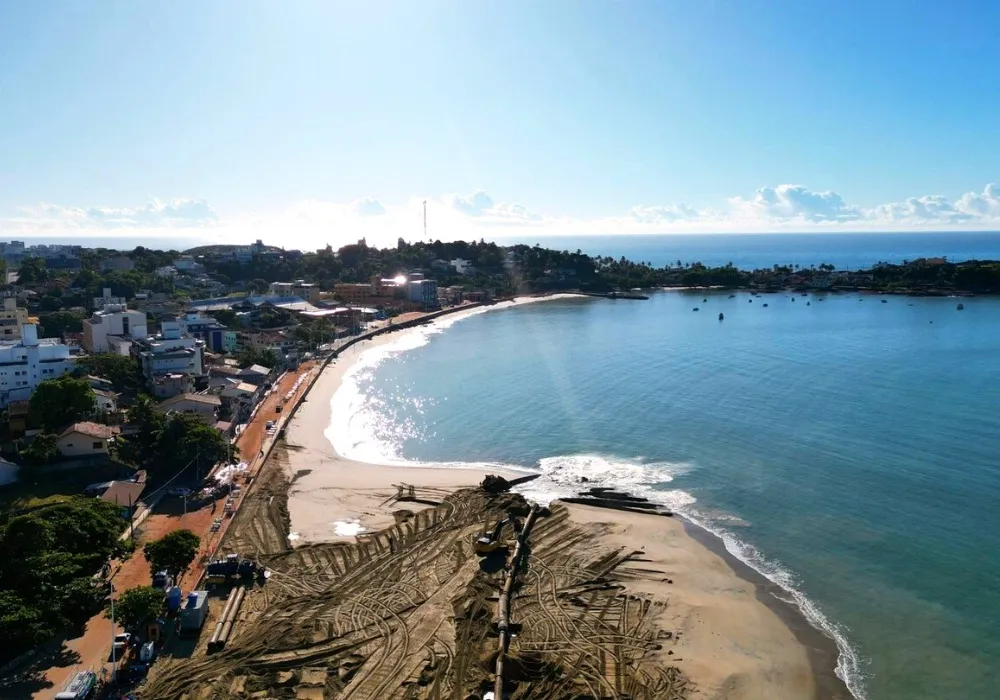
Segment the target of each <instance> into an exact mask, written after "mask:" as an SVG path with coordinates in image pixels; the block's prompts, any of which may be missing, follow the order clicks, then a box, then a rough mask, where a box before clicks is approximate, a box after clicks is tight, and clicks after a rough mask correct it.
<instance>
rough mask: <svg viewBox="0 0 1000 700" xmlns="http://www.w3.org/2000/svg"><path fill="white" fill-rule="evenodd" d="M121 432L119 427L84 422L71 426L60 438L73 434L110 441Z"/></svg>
mask: <svg viewBox="0 0 1000 700" xmlns="http://www.w3.org/2000/svg"><path fill="white" fill-rule="evenodd" d="M120 432H121V429H120V428H118V427H117V426H112V425H101V424H100V423H92V422H90V421H83V422H81V423H74V424H73V425H71V426H69V427H68V428H66V430H64V431H62V433H61V434H60V435H59V437H66V436H67V435H72V434H73V433H79V434H81V435H86V436H88V437H92V438H94V439H96V440H110V439H111V438H113V437H114V436H115V435H117V434H118V433H120Z"/></svg>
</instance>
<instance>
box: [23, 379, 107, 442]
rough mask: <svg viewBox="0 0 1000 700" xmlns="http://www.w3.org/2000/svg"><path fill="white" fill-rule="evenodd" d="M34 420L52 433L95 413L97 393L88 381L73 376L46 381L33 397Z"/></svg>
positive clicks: (31, 401)
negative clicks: (95, 395)
mask: <svg viewBox="0 0 1000 700" xmlns="http://www.w3.org/2000/svg"><path fill="white" fill-rule="evenodd" d="M29 406H30V411H31V413H30V415H31V419H32V421H33V422H34V423H35V424H36V425H39V426H41V428H42V429H43V430H45V431H47V432H50V433H57V432H59V431H60V430H62V429H63V428H65V427H66V426H68V425H70V424H71V423H74V422H76V421H78V420H80V419H82V418H87V417H89V416H90V415H91V414H93V412H94V390H93V389H91V388H90V383H89V382H87V380H86V379H76V378H74V377H72V376H65V377H60V378H59V379H46V380H45V381H44V382H41V383H40V384H39V385H38V386H37V387H36V388H35V391H34V393H33V394H32V395H31V400H30V402H29Z"/></svg>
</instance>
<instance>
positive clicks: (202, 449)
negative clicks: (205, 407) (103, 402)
mask: <svg viewBox="0 0 1000 700" xmlns="http://www.w3.org/2000/svg"><path fill="white" fill-rule="evenodd" d="M128 418H129V423H130V424H131V425H133V426H134V427H135V430H134V431H131V432H130V433H129V434H128V435H123V436H122V437H120V438H119V439H118V440H116V441H115V451H116V454H117V456H118V457H119V459H122V460H123V461H125V462H128V463H129V464H132V465H134V466H136V467H139V468H142V469H146V470H149V471H150V474H151V476H153V477H154V478H157V477H160V476H169V475H170V474H171V473H173V472H175V471H177V470H179V469H181V468H183V467H186V466H187V465H189V464H194V465H195V468H196V473H204V471H205V470H207V469H208V468H210V467H211V466H212V465H214V464H217V463H219V462H221V461H223V460H224V459H226V458H227V456H228V455H229V453H230V450H232V452H233V454H234V455H236V454H238V450H236V448H235V447H232V448H231V447H230V446H229V443H228V441H227V440H226V438H225V437H223V435H222V433H220V432H219V431H218V430H216V429H215V428H213V427H211V426H209V425H205V423H203V422H202V420H201V419H200V418H199V417H198V416H194V415H191V414H187V413H177V414H173V415H170V416H166V415H164V414H162V413H160V412H158V411H157V410H156V405H155V404H154V403H153V401H152V399H150V398H149V397H148V396H145V395H140V396H139V398H138V399H137V400H136V402H135V404H134V405H133V406H132V408H131V409H130V410H129V413H128Z"/></svg>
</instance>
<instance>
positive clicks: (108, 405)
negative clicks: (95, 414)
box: [94, 389, 118, 413]
mask: <svg viewBox="0 0 1000 700" xmlns="http://www.w3.org/2000/svg"><path fill="white" fill-rule="evenodd" d="M94 406H95V408H96V409H97V410H98V411H99V412H101V413H115V412H116V411H117V410H118V394H116V393H115V392H113V391H105V390H104V389H94Z"/></svg>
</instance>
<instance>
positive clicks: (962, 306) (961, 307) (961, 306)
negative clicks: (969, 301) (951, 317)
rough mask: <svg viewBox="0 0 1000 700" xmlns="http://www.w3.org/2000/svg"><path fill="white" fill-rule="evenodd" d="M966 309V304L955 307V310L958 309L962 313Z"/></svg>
mask: <svg viewBox="0 0 1000 700" xmlns="http://www.w3.org/2000/svg"><path fill="white" fill-rule="evenodd" d="M964 308H965V304H959V305H958V306H956V307H955V309H957V310H958V311H961V310H962V309H964Z"/></svg>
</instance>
